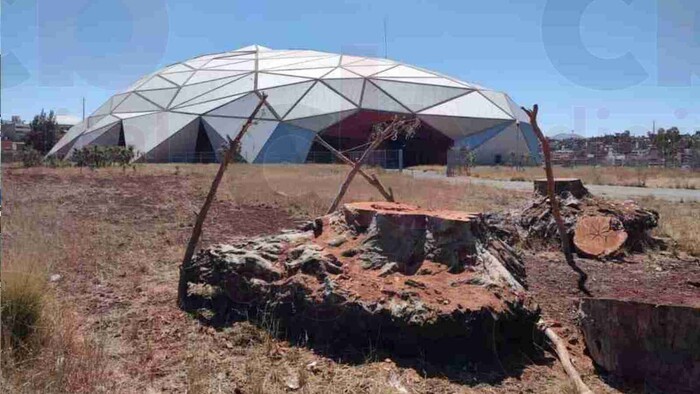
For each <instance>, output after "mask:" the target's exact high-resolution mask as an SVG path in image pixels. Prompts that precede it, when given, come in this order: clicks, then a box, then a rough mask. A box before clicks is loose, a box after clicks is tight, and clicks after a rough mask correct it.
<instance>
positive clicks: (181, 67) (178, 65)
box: [163, 64, 192, 73]
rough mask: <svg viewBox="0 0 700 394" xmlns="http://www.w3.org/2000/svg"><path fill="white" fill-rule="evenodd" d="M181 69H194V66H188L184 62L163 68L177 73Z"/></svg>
mask: <svg viewBox="0 0 700 394" xmlns="http://www.w3.org/2000/svg"><path fill="white" fill-rule="evenodd" d="M181 71H192V68H190V67H187V66H185V65H184V64H175V65H173V66H170V67H168V68H166V69H165V70H163V72H164V73H176V72H181Z"/></svg>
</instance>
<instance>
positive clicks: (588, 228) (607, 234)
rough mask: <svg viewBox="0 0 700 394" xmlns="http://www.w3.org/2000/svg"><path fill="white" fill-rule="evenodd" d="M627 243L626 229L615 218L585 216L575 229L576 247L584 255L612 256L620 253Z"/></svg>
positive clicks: (579, 220) (580, 219)
mask: <svg viewBox="0 0 700 394" xmlns="http://www.w3.org/2000/svg"><path fill="white" fill-rule="evenodd" d="M625 241H627V232H626V231H625V227H624V226H623V225H622V222H621V221H620V220H619V219H617V218H616V217H613V216H584V217H582V218H579V219H578V221H577V222H576V226H575V227H574V245H575V246H576V248H577V249H578V250H579V252H581V253H583V254H584V255H588V256H592V257H607V256H610V255H612V254H615V253H617V252H619V251H620V249H621V248H622V246H623V245H624V244H625Z"/></svg>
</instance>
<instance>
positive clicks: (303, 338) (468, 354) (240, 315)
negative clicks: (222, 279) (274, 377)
mask: <svg viewBox="0 0 700 394" xmlns="http://www.w3.org/2000/svg"><path fill="white" fill-rule="evenodd" d="M185 310H186V311H187V312H188V313H190V314H191V316H193V317H194V318H196V319H198V320H199V321H200V323H201V324H203V325H206V326H209V327H213V328H215V329H217V330H222V329H224V328H227V327H230V326H232V325H235V324H236V323H238V322H244V321H248V322H250V323H253V324H254V325H256V326H257V327H258V328H260V329H262V330H265V331H267V332H268V333H270V334H271V335H272V336H274V337H275V338H277V339H279V340H283V341H288V342H289V343H290V344H291V345H293V346H299V347H304V348H307V349H311V350H312V351H313V352H315V353H316V354H318V355H320V356H323V357H326V358H329V359H332V360H334V361H335V362H339V363H343V364H348V365H361V364H366V363H369V362H374V361H379V360H385V359H391V360H392V361H393V362H394V363H395V364H396V365H397V366H399V367H401V368H411V369H414V370H415V371H416V372H417V373H418V374H419V375H421V376H424V377H428V378H446V379H448V380H450V381H451V382H454V383H458V384H463V385H468V386H475V385H478V384H498V383H500V382H502V381H504V380H505V379H507V378H519V377H520V376H521V375H522V373H523V370H524V369H525V368H527V367H528V366H529V365H533V364H536V365H545V366H549V365H551V364H552V363H553V362H555V361H556V360H555V359H554V358H552V357H549V356H548V355H547V354H546V353H545V352H544V351H543V350H544V349H543V348H542V346H544V345H543V343H544V341H543V338H542V337H541V335H540V333H539V331H537V330H535V329H534V328H533V327H531V326H529V325H523V327H522V329H523V331H521V332H519V333H517V335H508V334H507V333H505V332H504V331H503V330H501V329H499V323H498V322H495V324H494V321H493V320H491V322H492V323H491V324H490V326H489V327H477V328H476V329H475V330H474V332H472V333H470V335H463V336H461V339H460V337H459V336H455V335H454V334H455V333H453V332H448V331H449V330H450V327H448V326H446V327H445V330H446V332H445V337H447V338H449V339H442V338H439V337H438V338H436V337H434V334H433V335H421V334H422V333H421V331H420V329H417V330H407V331H412V332H397V331H396V328H395V327H391V325H390V324H388V325H387V324H382V322H381V321H379V320H378V321H373V322H369V324H370V325H371V327H366V329H358V326H357V316H352V315H351V316H329V315H325V316H318V315H317V316H308V315H306V316H302V313H298V316H296V317H295V318H293V319H289V318H285V319H279V318H276V317H275V315H274V314H273V313H270V312H269V311H257V312H255V311H253V312H251V310H250V309H249V305H241V304H238V305H235V304H234V303H233V302H232V301H230V300H229V299H228V298H227V297H224V296H220V297H216V298H214V299H212V298H204V297H200V296H191V297H189V298H188V302H187V306H186V308H185ZM484 313H488V312H484ZM484 321H487V320H484ZM285 322H286V323H285ZM343 327H345V329H343ZM510 327H512V325H511V326H510ZM431 331H432V332H441V330H440V329H436V328H434V327H433V328H432V329H431ZM323 333H326V334H323ZM319 334H320V335H319ZM417 339H418V340H417Z"/></svg>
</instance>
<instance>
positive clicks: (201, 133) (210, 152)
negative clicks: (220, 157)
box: [193, 119, 217, 163]
mask: <svg viewBox="0 0 700 394" xmlns="http://www.w3.org/2000/svg"><path fill="white" fill-rule="evenodd" d="M216 161H217V160H216V154H215V152H214V148H213V147H212V144H211V141H210V140H209V136H208V135H207V132H206V130H204V125H203V122H202V120H201V119H200V121H199V127H198V129H197V143H196V144H195V148H194V158H193V162H195V163H216Z"/></svg>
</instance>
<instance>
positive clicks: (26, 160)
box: [21, 148, 44, 168]
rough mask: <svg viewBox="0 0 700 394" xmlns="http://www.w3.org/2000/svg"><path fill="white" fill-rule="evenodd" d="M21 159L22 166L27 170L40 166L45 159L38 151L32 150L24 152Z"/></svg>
mask: <svg viewBox="0 0 700 394" xmlns="http://www.w3.org/2000/svg"><path fill="white" fill-rule="evenodd" d="M21 158H22V165H24V166H25V167H27V168H29V167H36V166H40V165H41V164H42V162H43V159H44V158H43V157H42V156H41V153H39V151H38V150H36V149H32V148H28V149H25V150H23V151H22V153H21Z"/></svg>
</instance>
